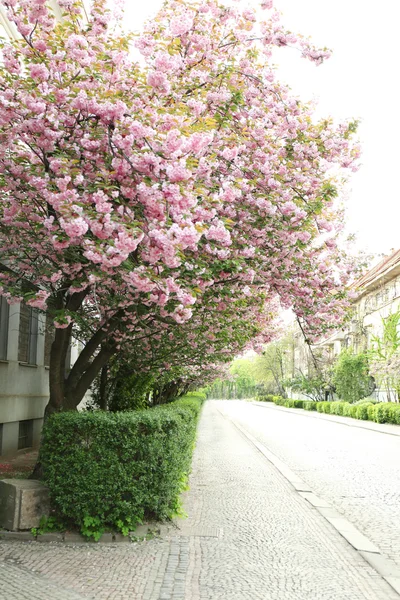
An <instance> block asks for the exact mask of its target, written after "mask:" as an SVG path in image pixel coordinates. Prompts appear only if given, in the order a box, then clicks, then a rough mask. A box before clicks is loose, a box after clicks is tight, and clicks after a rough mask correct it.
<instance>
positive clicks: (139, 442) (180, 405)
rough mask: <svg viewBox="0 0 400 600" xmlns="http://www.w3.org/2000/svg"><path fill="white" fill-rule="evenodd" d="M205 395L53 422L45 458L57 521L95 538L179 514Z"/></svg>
mask: <svg viewBox="0 0 400 600" xmlns="http://www.w3.org/2000/svg"><path fill="white" fill-rule="evenodd" d="M203 399H204V396H203V395H200V396H199V395H198V394H190V395H187V396H186V397H184V398H182V399H180V400H178V401H176V402H173V403H171V404H167V405H163V406H159V407H155V408H152V409H150V410H144V411H135V412H123V413H122V412H121V413H108V412H100V411H99V412H93V413H91V412H82V413H78V412H65V413H58V414H55V415H53V416H52V417H50V419H49V420H48V422H47V423H46V426H45V428H44V432H43V443H42V447H41V460H42V464H43V470H44V480H45V482H46V483H47V485H48V486H49V489H50V497H51V501H52V505H53V507H54V509H55V510H56V513H57V515H59V516H60V518H62V519H63V520H64V521H66V522H67V523H68V524H69V526H76V527H78V528H79V529H80V530H81V531H82V533H84V534H86V535H88V536H92V537H94V538H95V539H96V538H98V537H100V535H101V533H102V532H103V531H104V529H105V528H111V529H118V530H120V531H122V532H123V533H125V534H127V533H128V531H129V529H132V528H134V527H135V525H136V524H137V523H138V522H141V521H142V520H143V519H144V518H155V519H166V518H170V517H171V516H172V515H173V514H174V513H176V512H178V511H179V494H180V492H181V491H182V490H183V488H184V486H185V482H186V479H187V475H188V473H189V470H190V462H191V455H192V450H193V445H194V439H195V434H196V424H197V419H198V416H199V413H200V409H201V405H202V401H203Z"/></svg>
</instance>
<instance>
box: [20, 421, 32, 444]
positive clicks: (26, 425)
mask: <svg viewBox="0 0 400 600" xmlns="http://www.w3.org/2000/svg"><path fill="white" fill-rule="evenodd" d="M32 443H33V420H29V421H20V422H19V430H18V450H22V449H23V448H30V447H31V446H32Z"/></svg>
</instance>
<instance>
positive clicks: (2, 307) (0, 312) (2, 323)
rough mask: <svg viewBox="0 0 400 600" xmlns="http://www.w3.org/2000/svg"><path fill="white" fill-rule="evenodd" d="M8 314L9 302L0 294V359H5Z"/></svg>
mask: <svg viewBox="0 0 400 600" xmlns="http://www.w3.org/2000/svg"><path fill="white" fill-rule="evenodd" d="M9 314H10V307H9V304H8V302H7V300H6V299H5V298H4V296H0V360H7V342H8V317H9Z"/></svg>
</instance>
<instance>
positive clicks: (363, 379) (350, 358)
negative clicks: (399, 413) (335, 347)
mask: <svg viewBox="0 0 400 600" xmlns="http://www.w3.org/2000/svg"><path fill="white" fill-rule="evenodd" d="M368 366H369V365H368V356H367V355H366V354H364V353H360V354H354V353H353V352H352V351H351V350H343V351H342V352H341V354H340V355H339V358H338V360H337V362H336V364H335V366H334V375H333V383H334V385H335V388H336V394H337V395H338V397H339V398H340V400H344V401H345V402H357V401H358V400H361V398H365V397H366V396H369V395H370V394H371V392H372V389H373V388H371V376H370V374H369V370H368Z"/></svg>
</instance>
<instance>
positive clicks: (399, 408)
mask: <svg viewBox="0 0 400 600" xmlns="http://www.w3.org/2000/svg"><path fill="white" fill-rule="evenodd" d="M390 412H391V417H392V420H391V423H393V424H394V425H400V405H399V404H393V405H392V407H391V411H390Z"/></svg>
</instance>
